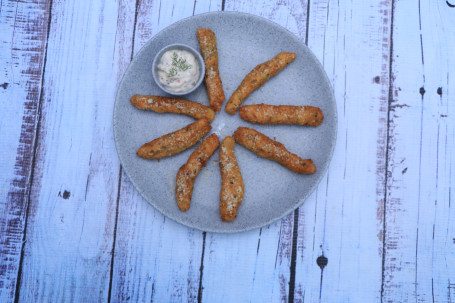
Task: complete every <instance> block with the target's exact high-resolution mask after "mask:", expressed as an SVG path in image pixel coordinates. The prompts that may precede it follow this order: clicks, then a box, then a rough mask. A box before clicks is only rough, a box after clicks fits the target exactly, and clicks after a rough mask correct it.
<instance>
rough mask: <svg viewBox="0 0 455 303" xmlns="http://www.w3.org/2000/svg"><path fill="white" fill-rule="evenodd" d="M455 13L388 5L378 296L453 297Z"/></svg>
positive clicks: (429, 5) (439, 6)
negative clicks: (381, 269)
mask: <svg viewBox="0 0 455 303" xmlns="http://www.w3.org/2000/svg"><path fill="white" fill-rule="evenodd" d="M454 13H455V12H454V9H453V8H450V7H449V6H447V5H446V4H445V3H444V2H443V1H441V2H433V1H427V0H421V1H418V2H416V3H414V5H406V3H403V2H401V1H396V2H395V6H394V23H393V24H394V27H393V64H392V66H391V67H392V76H393V77H392V79H393V81H392V87H391V100H390V102H391V103H390V114H389V120H390V122H389V133H388V135H389V140H388V141H389V142H388V150H389V152H388V158H387V160H388V167H387V170H388V176H389V177H388V179H387V204H386V217H385V218H386V221H385V245H386V247H385V259H384V261H385V262H384V291H383V302H396V301H402V302H404V301H413V302H455V284H454V281H455V240H454V239H455V224H454V219H455V210H454V206H453V201H451V192H452V189H453V187H454V180H453V178H452V172H453V171H455V170H454V169H455V161H454V159H455V153H454V150H453V146H454V139H455V136H454V129H455V128H454V127H455V125H454V124H455V123H454V119H453V113H454V110H455V104H454V102H453V101H454V97H453V91H455V81H454V79H453V75H451V73H452V74H453V71H454V70H455V58H454V56H453V52H452V51H451V50H453V49H455V33H454V31H453V28H454V26H455V21H454V18H453V16H454V15H453V14H454ZM411 49H412V50H413V51H412V52H410V51H409V50H411ZM409 71H413V72H409Z"/></svg>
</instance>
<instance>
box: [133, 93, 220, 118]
mask: <svg viewBox="0 0 455 303" xmlns="http://www.w3.org/2000/svg"><path fill="white" fill-rule="evenodd" d="M130 101H131V104H133V105H134V106H136V107H137V108H139V109H145V110H152V111H154V112H157V113H175V114H184V115H187V116H190V117H193V118H195V119H203V118H206V119H207V120H209V122H212V121H213V119H214V118H215V112H214V111H213V109H211V108H210V107H208V106H205V105H202V104H200V103H197V102H194V101H190V100H185V99H177V98H170V97H161V96H142V95H134V96H132V97H131V99H130Z"/></svg>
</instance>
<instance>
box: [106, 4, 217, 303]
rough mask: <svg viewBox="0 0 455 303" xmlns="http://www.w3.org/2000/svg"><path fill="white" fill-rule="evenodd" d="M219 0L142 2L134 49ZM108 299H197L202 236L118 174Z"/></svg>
mask: <svg viewBox="0 0 455 303" xmlns="http://www.w3.org/2000/svg"><path fill="white" fill-rule="evenodd" d="M220 8H221V1H196V2H192V1H185V3H182V2H179V1H141V2H140V3H139V6H138V15H137V24H136V35H135V39H134V53H137V52H138V51H139V50H140V48H141V47H142V45H144V44H145V43H146V42H147V41H148V40H149V39H150V38H151V37H152V36H153V35H154V34H156V33H157V32H158V31H159V30H161V29H163V28H165V27H166V26H168V25H170V24H172V23H174V22H176V21H179V20H180V19H182V18H185V17H189V16H191V15H193V14H198V13H203V12H208V11H213V10H219V9H220ZM119 193H120V198H119V210H118V222H117V234H116V244H115V253H114V267H113V275H112V296H111V298H112V301H115V302H123V301H127V300H130V301H137V302H143V301H153V302H183V301H185V302H197V301H198V295H199V293H200V292H201V290H200V283H199V281H200V276H201V271H200V266H201V256H202V254H203V250H204V243H205V235H203V233H202V232H200V231H196V230H193V229H189V228H187V227H185V226H183V225H180V224H178V223H175V222H174V221H172V220H168V219H166V218H165V217H164V216H163V215H162V214H161V213H160V212H158V211H157V210H155V209H154V208H153V207H152V206H150V205H149V204H148V203H147V202H146V201H145V200H144V199H143V198H142V197H141V196H140V194H139V193H138V192H137V191H136V189H135V188H134V186H133V185H132V183H131V182H130V181H129V179H128V177H127V176H126V175H125V174H122V179H121V187H120V191H119Z"/></svg>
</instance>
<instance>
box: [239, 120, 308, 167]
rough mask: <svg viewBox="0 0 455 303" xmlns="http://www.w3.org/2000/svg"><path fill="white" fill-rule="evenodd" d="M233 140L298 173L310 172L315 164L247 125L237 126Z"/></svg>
mask: <svg viewBox="0 0 455 303" xmlns="http://www.w3.org/2000/svg"><path fill="white" fill-rule="evenodd" d="M233 137H234V139H235V142H237V143H239V144H241V145H243V146H244V147H246V148H248V149H249V150H251V151H252V152H254V153H255V154H256V155H258V156H260V157H262V158H266V159H269V160H272V161H275V162H277V163H279V164H281V165H283V166H284V167H286V168H289V169H290V170H292V171H294V172H296V173H299V174H312V173H314V172H315V171H316V166H314V164H313V160H311V159H306V160H304V159H302V158H300V157H299V156H297V155H295V154H293V153H291V152H289V151H288V150H287V149H286V148H285V147H284V145H283V144H281V143H280V142H277V141H274V140H272V139H270V138H269V137H267V136H266V135H264V134H262V133H260V132H258V131H256V130H254V129H252V128H248V127H239V128H237V130H236V131H235V133H234V136H233Z"/></svg>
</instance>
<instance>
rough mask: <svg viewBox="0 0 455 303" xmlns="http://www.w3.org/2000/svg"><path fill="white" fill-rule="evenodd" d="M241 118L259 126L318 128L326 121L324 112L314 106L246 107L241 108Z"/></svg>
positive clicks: (262, 105)
mask: <svg viewBox="0 0 455 303" xmlns="http://www.w3.org/2000/svg"><path fill="white" fill-rule="evenodd" d="M239 114H240V118H242V119H243V120H245V121H248V122H252V123H258V124H298V125H309V126H318V125H319V124H321V122H322V120H323V119H324V115H323V114H322V111H321V109H320V108H318V107H313V106H292V105H266V104H256V105H246V106H242V107H240V110H239Z"/></svg>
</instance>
